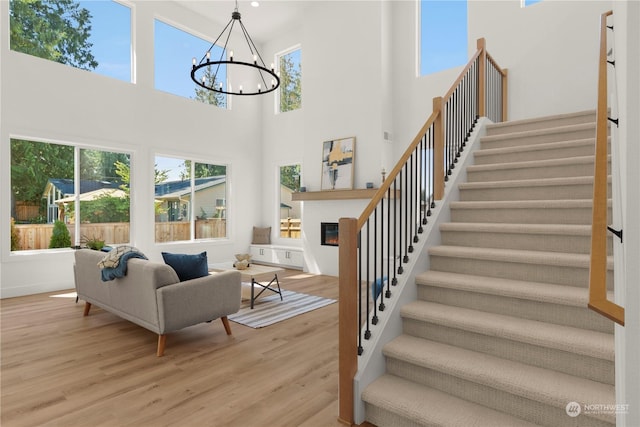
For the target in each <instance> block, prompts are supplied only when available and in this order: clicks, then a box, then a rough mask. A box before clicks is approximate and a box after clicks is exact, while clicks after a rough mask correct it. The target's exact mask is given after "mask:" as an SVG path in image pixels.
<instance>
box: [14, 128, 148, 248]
mask: <svg viewBox="0 0 640 427" xmlns="http://www.w3.org/2000/svg"><path fill="white" fill-rule="evenodd" d="M13 140H21V141H28V142H36V143H43V144H55V145H61V146H66V147H71V148H72V149H73V181H74V198H75V200H74V212H78V216H79V217H80V221H78V220H76V221H74V237H75V239H74V240H75V241H72V242H71V246H72V247H74V248H75V247H78V246H80V245H81V240H82V233H81V225H82V218H81V214H80V194H81V193H80V181H81V178H80V174H81V172H80V168H81V165H80V163H81V155H80V152H81V150H89V151H103V152H110V153H119V154H126V155H128V156H129V171H130V176H129V179H130V180H129V197H130V200H132V199H133V198H134V195H135V190H134V188H133V186H132V181H133V180H134V178H133V175H134V173H133V170H132V165H133V163H134V156H135V154H134V151H132V150H128V149H125V148H117V147H113V146H109V145H106V144H105V145H99V144H91V143H86V142H73V141H68V140H63V139H58V138H54V137H52V138H48V137H42V136H32V135H28V134H19V133H11V134H9V136H8V141H9V144H8V146H9V149H8V156H7V157H8V159H9V166H11V161H12V157H11V143H12V141H13ZM9 169H10V167H9ZM12 181H13V176H12V174H11V170H9V179H8V184H9V194H10V195H12V192H13V190H12V189H11V186H12ZM7 206H8V208H9V212H8V217H9V218H10V217H11V204H10V203H9V204H7ZM47 211H48V208H47ZM47 214H48V212H47ZM133 217H134V211H133V208H132V205H131V203H130V204H129V242H127V243H128V244H130V243H131V240H132V234H131V224H132V223H133ZM6 240H8V239H6ZM127 243H118V244H127ZM72 247H69V248H53V249H49V248H48V247H47V248H43V249H26V250H18V251H12V250H11V248H10V247H9V250H8V254H9V256H24V255H34V254H45V255H46V254H52V253H60V252H67V251H71V250H73V248H72Z"/></svg>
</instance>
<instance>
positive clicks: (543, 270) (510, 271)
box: [430, 255, 613, 289]
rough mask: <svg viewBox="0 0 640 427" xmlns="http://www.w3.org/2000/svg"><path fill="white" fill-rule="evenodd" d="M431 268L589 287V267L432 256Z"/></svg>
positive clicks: (609, 274)
mask: <svg viewBox="0 0 640 427" xmlns="http://www.w3.org/2000/svg"><path fill="white" fill-rule="evenodd" d="M430 260H431V261H430V262H431V269H432V270H435V271H447V272H450V273H459V274H475V275H477V276H486V277H500V278H503V279H512V280H526V281H531V282H541V283H553V284H558V285H567V286H578V287H588V286H589V267H588V266H585V267H574V266H563V265H549V264H525V263H519V262H507V261H494V260H484V259H475V258H458V257H447V256H439V255H431V257H430ZM607 284H608V286H609V288H610V289H612V288H611V287H610V286H612V284H613V271H608V272H607Z"/></svg>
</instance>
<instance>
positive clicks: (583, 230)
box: [440, 222, 591, 236]
mask: <svg viewBox="0 0 640 427" xmlns="http://www.w3.org/2000/svg"><path fill="white" fill-rule="evenodd" d="M440 231H472V232H473V231H475V232H477V231H486V232H491V233H509V234H542V235H547V234H553V235H565V236H591V226H590V225H586V224H585V225H583V224H512V223H494V222H446V223H443V224H441V225H440Z"/></svg>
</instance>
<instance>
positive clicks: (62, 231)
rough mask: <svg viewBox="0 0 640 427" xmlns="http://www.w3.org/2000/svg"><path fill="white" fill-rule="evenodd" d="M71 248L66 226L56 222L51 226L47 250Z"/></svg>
mask: <svg viewBox="0 0 640 427" xmlns="http://www.w3.org/2000/svg"><path fill="white" fill-rule="evenodd" d="M69 247H71V235H70V234H69V230H68V229H67V226H66V225H65V223H64V222H62V221H56V222H55V223H54V224H53V233H52V234H51V240H50V241H49V249H54V248H69Z"/></svg>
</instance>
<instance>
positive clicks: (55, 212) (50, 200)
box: [42, 178, 121, 223]
mask: <svg viewBox="0 0 640 427" xmlns="http://www.w3.org/2000/svg"><path fill="white" fill-rule="evenodd" d="M120 185H121V183H118V182H109V181H94V180H88V179H87V180H81V181H80V194H84V193H88V192H91V191H95V190H101V189H104V188H113V189H117V188H120ZM74 194H75V184H74V181H73V179H70V178H50V179H49V181H48V182H47V185H46V186H45V188H44V192H43V193H42V198H43V199H47V222H48V223H53V222H54V221H56V220H57V219H60V208H59V206H60V201H61V200H62V199H65V198H67V197H70V196H73V195H74Z"/></svg>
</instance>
